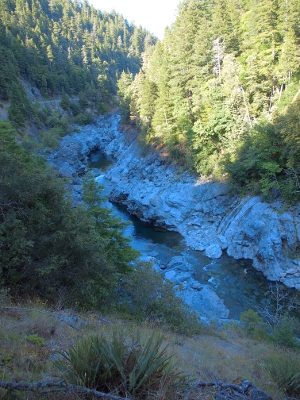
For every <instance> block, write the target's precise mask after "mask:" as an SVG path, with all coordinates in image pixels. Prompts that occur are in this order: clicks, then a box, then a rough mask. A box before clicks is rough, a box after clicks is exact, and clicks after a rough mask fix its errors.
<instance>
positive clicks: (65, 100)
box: [59, 92, 70, 110]
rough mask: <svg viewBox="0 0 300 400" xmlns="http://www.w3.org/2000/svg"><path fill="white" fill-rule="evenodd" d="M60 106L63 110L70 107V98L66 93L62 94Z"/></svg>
mask: <svg viewBox="0 0 300 400" xmlns="http://www.w3.org/2000/svg"><path fill="white" fill-rule="evenodd" d="M59 105H60V106H61V108H63V109H64V110H68V108H69V107H70V99H69V96H68V95H67V94H66V93H64V92H63V93H62V95H61V101H60V103H59Z"/></svg>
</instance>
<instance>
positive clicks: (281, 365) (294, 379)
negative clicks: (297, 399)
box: [265, 356, 300, 396]
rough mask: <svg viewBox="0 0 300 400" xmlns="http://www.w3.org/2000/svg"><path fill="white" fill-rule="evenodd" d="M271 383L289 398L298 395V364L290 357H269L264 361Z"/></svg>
mask: <svg viewBox="0 0 300 400" xmlns="http://www.w3.org/2000/svg"><path fill="white" fill-rule="evenodd" d="M265 367H266V369H267V370H268V371H269V373H270V375H271V377H272V379H273V381H274V382H275V383H276V384H277V386H278V388H279V389H283V390H284V391H285V392H286V394H287V395H289V396H297V395H300V363H299V360H298V359H296V358H293V357H291V356H278V357H270V358H268V359H267V360H266V361H265Z"/></svg>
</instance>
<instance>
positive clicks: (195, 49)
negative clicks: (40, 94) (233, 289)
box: [127, 0, 300, 201]
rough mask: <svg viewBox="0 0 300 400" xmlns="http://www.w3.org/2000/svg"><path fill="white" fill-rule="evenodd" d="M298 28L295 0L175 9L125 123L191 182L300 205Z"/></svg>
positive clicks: (193, 2) (134, 90)
mask: <svg viewBox="0 0 300 400" xmlns="http://www.w3.org/2000/svg"><path fill="white" fill-rule="evenodd" d="M299 21H300V8H299V4H298V1H296V0H268V1H264V2H261V1H256V0H251V1H248V0H243V1H240V0H228V1H223V0H214V1H208V0H203V1H198V0H184V1H182V2H181V3H180V6H179V13H178V17H177V19H176V21H175V23H174V24H173V25H172V27H171V29H169V30H167V31H166V35H165V37H164V39H163V41H162V42H159V43H157V45H156V46H155V49H154V50H153V49H150V50H149V51H147V52H146V53H147V54H146V55H144V63H143V66H142V68H141V70H140V72H139V73H138V75H136V76H135V79H134V81H133V83H132V85H131V88H130V90H129V89H128V93H129V92H131V102H130V107H127V110H130V112H128V114H127V117H128V118H129V117H130V118H131V119H132V120H134V121H135V122H136V123H137V124H138V125H139V126H140V128H141V132H144V131H145V129H146V131H147V136H146V138H145V139H144V140H146V141H147V142H148V143H152V144H153V145H159V146H160V147H161V146H163V147H164V149H165V150H167V151H168V153H169V155H170V157H171V158H172V159H173V160H174V161H175V162H177V163H179V164H181V165H184V166H185V167H186V168H190V169H192V170H194V171H195V172H196V173H197V174H199V175H206V176H213V177H214V178H215V179H216V178H217V179H220V178H221V179H225V178H226V177H228V176H229V177H230V178H232V180H233V181H234V182H239V183H240V184H241V185H244V186H245V185H246V186H247V187H248V188H250V187H251V185H252V184H253V182H254V181H256V182H258V183H259V185H260V189H261V192H262V193H264V194H265V195H266V196H267V195H268V194H270V193H271V192H272V190H273V189H274V188H275V187H277V189H279V190H281V192H282V193H283V194H284V193H286V194H287V197H288V198H290V199H291V198H293V200H294V201H295V200H299V199H300V197H299V191H298V190H297V183H296V182H297V181H298V179H299V165H298V163H297V161H296V159H297V155H296V154H297V148H298V142H299V131H298V130H297V126H298V124H299V117H300V113H299V111H296V110H297V104H298V93H299V89H300V85H299V78H300V67H299V65H300V64H299V56H300V25H299ZM127 102H128V99H127ZM292 175H293V177H294V178H293V179H292V178H291V176H292ZM292 181H293V182H294V183H293V184H292ZM295 185H296V186H295ZM287 187H289V189H288V190H286V189H287Z"/></svg>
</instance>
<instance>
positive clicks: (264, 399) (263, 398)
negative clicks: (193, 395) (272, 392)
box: [195, 379, 272, 400]
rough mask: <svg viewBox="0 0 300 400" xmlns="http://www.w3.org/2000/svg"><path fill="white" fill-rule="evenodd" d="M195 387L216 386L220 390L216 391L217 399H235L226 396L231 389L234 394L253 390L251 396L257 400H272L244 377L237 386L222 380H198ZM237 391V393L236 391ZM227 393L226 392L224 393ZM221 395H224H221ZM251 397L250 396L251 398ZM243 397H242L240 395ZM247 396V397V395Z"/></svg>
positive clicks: (243, 393)
mask: <svg viewBox="0 0 300 400" xmlns="http://www.w3.org/2000/svg"><path fill="white" fill-rule="evenodd" d="M195 387H196V388H204V387H217V388H218V389H220V391H218V393H217V394H218V395H221V396H220V397H218V399H223V398H224V399H231V398H232V399H236V398H237V397H231V396H230V397H228V396H227V394H229V395H230V393H232V392H231V390H232V391H233V393H235V394H238V393H240V394H242V395H247V394H249V393H250V392H252V391H253V392H254V393H252V395H254V396H252V397H253V398H254V397H255V398H256V399H257V400H272V398H271V397H270V396H269V395H267V394H266V393H265V392H264V391H262V390H261V389H259V388H258V387H257V386H255V385H254V384H253V383H252V382H250V381H248V380H246V379H244V380H243V381H242V386H238V385H234V384H233V383H224V382H207V383H205V382H198V383H196V384H195ZM227 389H229V390H230V392H228V391H227V392H225V391H226V390H227ZM236 392H237V393H236ZM226 393H227V394H226ZM223 395H225V396H224V397H223ZM252 397H251V398H252ZM242 398H244V397H242ZM247 398H248V397H247Z"/></svg>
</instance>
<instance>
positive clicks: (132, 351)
mask: <svg viewBox="0 0 300 400" xmlns="http://www.w3.org/2000/svg"><path fill="white" fill-rule="evenodd" d="M162 343H163V337H162V336H157V335H156V334H155V333H153V334H152V336H151V337H150V338H148V339H147V340H145V341H143V340H141V336H140V334H139V332H137V333H136V334H135V335H133V336H132V337H126V336H125V335H124V333H121V332H119V331H114V332H113V337H112V339H111V340H107V339H106V338H105V337H103V336H99V335H96V336H91V337H89V338H85V339H83V340H81V341H78V342H76V343H75V344H74V346H73V347H72V348H71V349H70V350H69V351H68V352H63V353H61V354H62V356H63V359H62V360H60V361H58V362H57V363H56V365H57V367H58V368H59V369H60V370H61V371H63V373H64V376H65V378H66V379H68V381H69V382H71V383H73V384H76V385H83V386H86V387H88V388H93V389H96V390H99V391H102V392H108V391H109V392H112V391H113V392H114V393H118V394H119V395H122V396H124V397H125V396H126V395H127V394H130V395H131V396H132V397H133V398H135V399H140V400H142V399H149V398H150V395H151V396H153V397H154V396H155V393H158V392H160V393H162V391H163V393H164V396H163V397H160V398H161V399H173V398H174V392H175V391H176V390H178V389H179V388H181V387H183V386H184V385H185V384H186V383H187V377H186V376H185V375H183V374H182V373H180V372H175V370H174V367H173V362H172V356H170V355H169V354H168V352H167V346H165V347H162Z"/></svg>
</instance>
